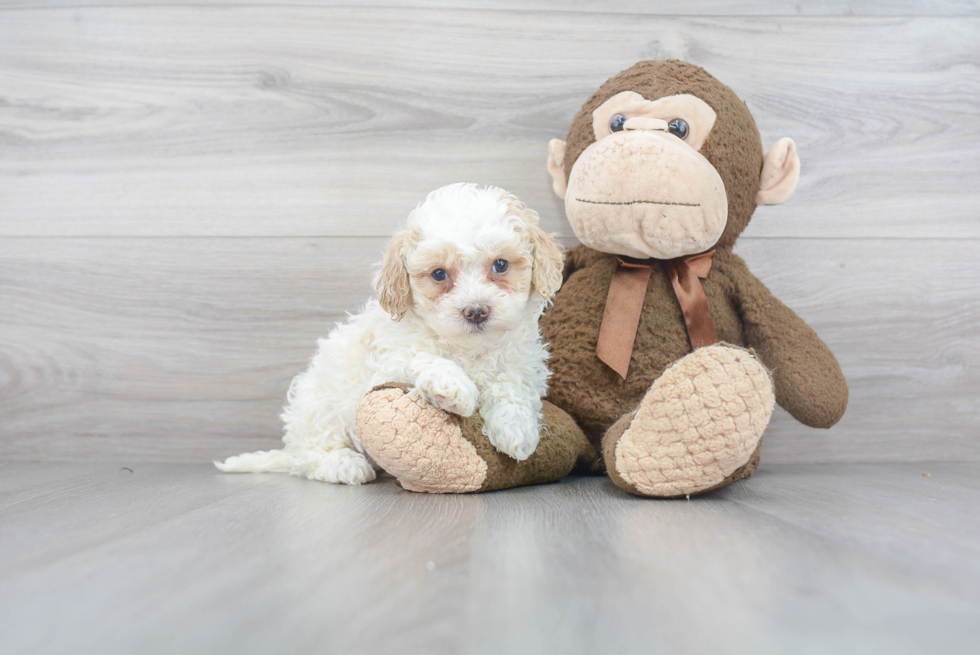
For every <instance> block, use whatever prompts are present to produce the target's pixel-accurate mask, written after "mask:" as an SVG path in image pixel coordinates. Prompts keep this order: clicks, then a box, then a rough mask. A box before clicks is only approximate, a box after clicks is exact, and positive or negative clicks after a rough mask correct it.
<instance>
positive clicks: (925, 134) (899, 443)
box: [0, 0, 980, 462]
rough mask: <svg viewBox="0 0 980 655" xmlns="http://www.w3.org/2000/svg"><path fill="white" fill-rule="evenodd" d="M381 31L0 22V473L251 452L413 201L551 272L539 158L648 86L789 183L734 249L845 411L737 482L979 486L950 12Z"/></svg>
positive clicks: (612, 14)
mask: <svg viewBox="0 0 980 655" xmlns="http://www.w3.org/2000/svg"><path fill="white" fill-rule="evenodd" d="M385 4H388V5H392V6H388V7H384V8H381V7H373V6H368V5H359V6H350V5H342V4H340V3H333V2H316V3H313V2H310V3H304V4H295V3H294V4H282V5H275V4H270V3H268V2H263V3H261V4H258V3H252V2H245V1H242V2H237V1H227V2H210V3H202V4H200V5H196V6H185V5H178V4H168V3H162V2H158V3H126V2H117V3H111V2H110V3H100V4H99V5H98V6H94V5H93V6H86V3H81V2H70V1H60V2H48V3H41V4H40V5H39V4H38V3H28V2H20V1H17V0H0V459H8V460H31V459H76V458H77V459H89V460H96V459H119V460H121V459H128V460H136V459H144V460H203V459H207V458H211V457H216V456H221V455H227V454H233V453H236V452H240V451H242V450H246V449H253V448H259V447H268V446H273V445H274V444H276V443H277V441H278V437H279V423H278V419H277V413H278V409H279V407H280V405H281V403H282V400H283V397H284V394H285V389H286V386H287V385H288V382H289V379H290V378H291V377H292V375H293V374H294V373H296V372H297V371H298V370H299V369H300V368H302V367H303V365H304V364H305V362H306V360H307V359H308V358H309V356H310V355H311V354H312V349H313V346H314V340H315V338H316V337H317V336H322V335H323V334H325V333H326V331H327V330H328V329H329V327H330V325H331V324H332V322H333V321H335V320H337V319H338V318H340V317H341V316H342V315H343V312H344V311H347V310H354V309H356V308H357V306H358V304H359V303H361V302H363V300H364V299H365V298H366V297H367V295H368V294H369V293H370V287H369V284H368V281H369V279H370V275H371V264H372V262H374V261H375V260H377V259H378V258H379V255H380V253H381V251H382V249H383V247H384V242H385V236H386V235H387V234H389V233H390V232H391V231H392V230H393V229H394V228H395V227H396V225H397V224H398V222H399V221H400V220H402V219H403V218H404V217H405V216H406V214H407V212H408V211H409V210H410V209H411V208H412V207H414V206H415V204H416V203H417V202H418V201H419V200H420V199H421V198H422V197H423V196H424V194H425V193H426V192H428V191H429V190H431V189H433V188H435V187H437V186H440V185H442V184H445V183H448V182H452V181H459V180H470V181H476V182H481V183H491V184H497V185H500V186H503V187H505V188H507V189H509V190H511V191H513V192H515V193H516V194H518V195H519V196H521V197H522V198H523V199H524V200H526V201H527V202H528V203H529V204H530V205H531V206H532V207H534V208H536V209H537V210H538V211H539V212H540V214H541V215H542V218H543V221H544V223H545V225H546V226H547V227H548V228H549V229H550V230H552V231H555V232H557V233H559V234H560V235H561V236H562V238H563V240H564V241H566V242H567V243H572V242H573V241H574V238H573V236H572V233H571V230H570V229H569V227H568V225H567V223H566V221H565V219H564V215H563V211H562V206H561V203H560V202H559V201H558V200H557V199H555V198H554V197H553V196H552V194H551V191H550V183H549V180H548V178H547V174H546V172H545V169H544V158H545V154H546V144H547V141H548V139H550V138H552V137H563V136H564V132H565V130H566V129H567V127H568V123H569V121H570V119H571V117H572V115H573V114H574V113H575V111H576V110H577V109H578V107H579V106H580V105H581V103H582V101H583V100H584V99H585V98H586V97H587V96H588V95H589V94H590V93H591V92H592V91H593V90H594V89H595V88H596V87H597V86H598V85H599V84H600V83H601V82H602V81H603V80H604V79H606V78H607V77H609V76H610V75H612V74H614V73H616V72H617V71H619V70H621V69H623V68H625V67H627V66H629V65H631V64H632V63H634V62H635V61H637V60H640V59H653V58H667V57H676V58H682V59H687V60H689V61H692V62H694V63H697V64H699V65H702V66H704V67H706V68H707V69H708V70H709V71H710V72H712V73H713V74H714V75H715V76H717V77H719V78H720V79H721V80H722V81H724V82H726V83H727V84H729V85H730V86H731V87H733V88H734V89H735V90H736V91H737V92H738V93H739V94H740V95H741V96H742V97H743V98H744V99H745V100H746V101H747V103H748V105H749V107H750V108H751V110H752V111H753V113H754V114H755V116H756V119H757V121H758V123H759V127H760V130H761V132H762V135H763V139H764V141H765V142H766V144H767V145H768V144H770V143H772V142H773V141H775V140H776V139H777V138H779V137H781V136H791V137H793V138H794V139H795V140H796V142H797V144H798V146H799V149H800V153H801V157H802V160H803V175H802V179H801V184H800V188H799V190H798V192H797V194H796V196H795V197H794V198H793V199H792V201H791V202H790V203H789V204H788V205H785V206H783V207H777V208H765V209H760V210H759V211H758V213H757V214H756V218H755V219H754V221H753V223H752V225H751V226H750V227H749V229H748V231H747V232H746V234H745V236H744V237H743V238H742V239H741V241H740V243H739V245H738V248H737V250H738V251H739V252H740V254H742V256H743V257H745V258H746V260H747V261H748V262H749V264H750V266H751V267H752V268H753V270H754V272H755V273H756V274H757V275H758V276H759V277H760V278H761V279H762V280H763V281H764V282H766V283H767V284H768V285H769V286H770V287H771V288H772V289H773V291H774V292H775V293H776V294H777V295H778V296H779V297H781V298H782V299H783V300H784V301H785V302H786V303H787V304H789V305H790V306H791V307H793V308H794V309H796V310H797V311H798V312H799V313H800V314H801V315H802V316H803V317H804V318H805V319H807V320H808V321H809V322H810V323H811V324H812V325H813V326H814V327H815V328H816V329H817V330H818V332H819V333H820V334H821V336H823V337H824V339H825V340H826V341H827V342H828V344H829V345H830V346H831V347H832V348H833V349H834V351H835V352H836V353H837V355H838V358H839V359H840V360H841V363H842V365H843V367H844V370H845V373H846V374H847V376H848V378H849V380H850V383H851V387H852V397H851V406H850V409H849V411H848V414H847V415H846V416H845V418H844V420H843V421H842V422H841V423H840V424H839V425H838V426H837V427H835V428H834V429H833V430H831V431H829V432H818V431H814V430H809V429H807V428H804V427H802V426H800V425H798V424H796V423H795V422H793V421H792V419H790V418H788V417H787V416H786V415H785V414H782V413H779V414H778V415H777V416H776V417H775V419H774V421H773V424H772V426H771V427H770V429H769V432H768V436H767V441H768V445H767V448H766V461H769V462H842V461H928V460H958V459H962V460H970V461H980V447H978V436H980V434H978V432H980V430H978V427H977V426H978V424H980V403H978V400H977V398H978V396H980V328H978V321H980V302H978V301H980V265H978V264H977V259H978V257H977V254H976V252H975V249H976V247H977V246H978V245H980V220H978V219H980V3H977V2H965V1H955V0H950V1H945V2H940V1H935V2H924V3H914V2H896V3H875V2H861V1H859V0H849V1H848V0H839V1H836V2H833V1H827V2H815V3H797V2H787V1H782V0H767V1H764V2H757V3H756V2H752V3H749V2H734V3H721V2H715V1H711V0H698V1H692V2H687V3H682V4H677V3H666V2H651V3H645V2H637V1H633V0H630V1H626V2H618V3H602V2H598V1H591V2H584V3H581V4H576V5H573V6H572V7H574V8H570V5H567V4H564V3H560V2H557V0H533V1H530V2H516V0H508V1H504V2H500V3H497V4H493V5H491V4H490V3H479V2H475V1H458V2H452V3H442V4H437V3H434V2H410V1H399V2H390V3H385ZM678 11H683V12H685V13H686V14H687V15H683V16H681V15H676V13H677V12H678ZM721 14H723V15H721Z"/></svg>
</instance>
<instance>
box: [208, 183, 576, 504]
mask: <svg viewBox="0 0 980 655" xmlns="http://www.w3.org/2000/svg"><path fill="white" fill-rule="evenodd" d="M498 260H504V261H506V262H507V270H506V271H505V272H503V273H500V272H498V271H496V270H495V268H494V265H495V262H497V261H498ZM437 270H443V271H445V272H446V280H444V281H438V280H437V279H436V278H438V277H441V274H438V275H436V276H435V277H434V276H433V273H434V271H437ZM561 273H562V255H561V249H560V247H559V246H558V245H557V244H556V243H555V242H554V241H553V240H552V239H551V238H550V237H548V236H547V235H546V234H544V232H542V231H541V229H540V228H539V227H538V226H537V214H535V213H534V212H533V211H531V210H529V209H527V208H525V207H524V205H523V204H521V203H520V201H518V200H517V199H516V198H515V197H514V196H512V195H510V194H508V193H507V192H505V191H503V190H501V189H498V188H496V187H487V188H478V187H477V186H476V185H474V184H452V185H449V186H446V187H443V188H441V189H438V190H436V191H433V192H432V193H430V194H429V196H428V197H427V198H426V200H425V202H424V203H422V204H421V205H419V206H418V207H417V208H416V209H415V211H413V212H412V213H411V215H410V216H409V218H408V224H407V226H406V229H404V230H403V231H401V232H399V233H398V234H396V235H395V238H394V239H393V240H392V243H391V247H390V248H389V251H388V253H387V255H386V257H385V260H384V261H383V262H382V263H381V267H380V270H379V272H378V275H377V276H376V278H375V287H376V290H377V293H378V298H377V299H372V300H369V301H368V303H367V305H366V306H365V308H364V310H363V311H362V312H361V313H359V314H356V315H352V316H350V317H349V318H348V320H347V321H346V322H345V323H340V324H338V325H337V326H336V328H335V329H334V330H333V331H332V332H331V333H330V335H329V336H328V337H327V338H326V339H320V340H319V342H318V350H317V353H316V355H315V356H314V357H313V360H312V362H311V363H310V366H309V368H308V369H307V370H306V371H304V372H303V373H301V374H299V375H298V376H296V378H295V379H294V380H293V382H292V384H291V385H290V388H289V394H288V397H287V400H288V404H287V405H286V407H285V408H284V410H283V413H282V419H283V421H284V422H285V435H284V437H283V442H284V444H285V445H284V447H283V449H282V450H270V451H259V452H255V453H246V454H243V455H238V456H236V457H229V458H228V459H227V460H226V461H225V462H224V463H220V462H215V466H217V467H218V468H219V469H221V470H222V471H228V472H257V471H278V472H284V473H291V474H293V475H301V476H305V477H307V478H310V479H314V480H322V481H325V482H335V483H344V484H362V483H365V482H369V481H371V480H373V479H374V477H375V471H374V469H373V467H372V466H371V464H370V463H369V462H368V459H367V458H366V457H365V454H364V450H363V448H362V446H361V443H360V440H359V439H358V437H357V434H356V431H355V412H356V410H357V406H358V404H359V403H360V401H361V399H362V398H363V397H364V395H365V394H367V393H368V392H369V391H370V390H371V389H372V388H373V387H375V386H377V385H380V384H384V383H388V382H402V383H407V384H409V385H411V386H413V387H414V388H415V392H416V393H419V394H421V395H422V397H423V398H425V399H426V400H427V401H428V402H430V403H432V404H433V405H435V406H436V407H439V408H441V409H444V410H446V411H448V412H452V413H455V414H459V415H461V416H470V415H472V414H473V412H475V411H476V410H477V409H479V411H480V414H481V415H482V417H483V419H484V425H485V427H484V432H485V434H486V435H487V437H488V439H489V440H490V442H491V443H492V444H493V445H494V446H495V447H496V448H497V449H498V450H499V451H501V452H503V453H506V454H508V455H510V456H511V457H513V458H515V459H518V460H523V459H527V458H528V457H529V456H530V455H531V454H532V453H533V452H534V449H535V448H536V447H537V445H538V438H539V433H540V421H541V398H542V397H543V396H544V395H545V393H546V391H547V381H548V376H549V372H548V368H547V366H546V360H547V357H548V354H547V351H546V350H545V347H544V344H543V343H542V340H541V337H540V334H539V332H538V318H539V317H540V315H541V313H542V311H543V310H544V308H545V305H546V304H547V302H548V300H549V299H550V298H551V297H553V296H554V294H555V293H556V292H557V291H558V287H559V286H560V284H561ZM475 304H479V305H482V306H483V307H485V308H486V309H487V310H488V312H489V313H488V315H487V317H486V320H485V321H484V322H482V323H479V324H474V323H473V322H471V321H467V320H466V317H465V315H464V311H465V310H466V309H467V308H468V307H471V306H473V305H475Z"/></svg>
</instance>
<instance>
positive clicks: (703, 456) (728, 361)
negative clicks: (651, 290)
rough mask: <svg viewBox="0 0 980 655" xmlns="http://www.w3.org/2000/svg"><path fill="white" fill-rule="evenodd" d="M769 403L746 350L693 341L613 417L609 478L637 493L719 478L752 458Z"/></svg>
mask: <svg viewBox="0 0 980 655" xmlns="http://www.w3.org/2000/svg"><path fill="white" fill-rule="evenodd" d="M774 405H775V397H774V394H773V384H772V379H771V378H770V376H769V372H768V371H767V370H766V369H765V367H764V366H763V365H762V364H761V363H760V362H759V360H757V359H756V358H755V357H754V356H753V355H752V353H751V352H749V351H747V350H743V349H741V348H735V347H731V346H726V345H714V346H707V347H705V348H699V349H698V350H695V351H694V352H693V353H691V354H690V355H687V356H686V357H683V358H682V359H680V360H678V361H677V362H675V363H674V364H673V365H672V366H671V367H670V368H668V369H667V370H666V371H664V373H663V375H661V376H660V378H658V379H657V381H656V382H654V384H653V386H652V387H650V390H649V391H648V392H647V394H646V396H644V398H643V400H642V401H641V402H640V406H639V407H638V408H637V410H636V412H635V413H634V414H633V415H631V416H630V415H628V416H627V417H624V420H622V421H620V423H621V424H622V425H621V426H620V428H619V429H620V430H623V428H625V430H624V431H622V436H621V437H620V438H619V439H618V442H612V443H615V467H616V471H615V472H616V474H618V476H616V475H614V476H613V478H614V479H615V478H616V477H619V478H621V481H622V482H625V483H626V485H622V484H620V486H623V487H624V488H625V489H626V490H627V491H630V492H631V493H636V494H640V495H644V496H660V497H671V496H681V495H685V494H692V493H698V492H701V491H706V490H708V489H711V488H714V487H717V486H720V485H721V484H723V483H725V482H727V481H729V480H726V478H728V477H729V476H730V475H731V474H732V473H734V472H735V471H736V470H737V469H739V467H742V466H744V465H745V464H746V463H748V462H749V460H750V459H751V458H752V456H753V453H755V452H756V449H757V447H758V446H759V444H760V441H761V439H762V433H763V431H764V430H765V429H766V425H768V424H769V417H770V416H771V415H772V410H773V406H774ZM616 429H617V426H616V425H614V426H613V427H612V428H610V431H611V432H612V431H614V430H616ZM609 436H611V437H614V436H615V435H612V434H611V435H609ZM607 443H609V442H607ZM610 445H611V443H610ZM609 459H612V458H607V461H609ZM752 468H753V470H754V467H752ZM749 474H751V471H750V472H749ZM742 477H747V476H742ZM617 482H620V481H617Z"/></svg>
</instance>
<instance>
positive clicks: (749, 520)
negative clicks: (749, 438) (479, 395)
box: [0, 463, 980, 654]
mask: <svg viewBox="0 0 980 655" xmlns="http://www.w3.org/2000/svg"><path fill="white" fill-rule="evenodd" d="M924 473H929V474H930V475H929V476H928V477H926V476H924V475H923V474H924ZM978 507H980V465H978V464H949V463H940V464H850V465H764V466H763V467H762V469H761V470H760V471H759V473H758V474H757V475H756V477H754V478H752V479H751V480H749V481H746V482H743V483H738V484H736V485H734V486H731V487H729V488H726V489H724V490H721V491H718V492H715V493H712V494H709V495H707V496H704V497H701V498H695V499H692V500H690V501H684V500H680V501H654V500H646V499H636V498H631V497H628V496H626V495H625V494H623V493H621V492H620V491H619V490H618V489H616V488H615V487H614V486H613V485H612V484H611V483H610V482H609V480H607V479H605V478H579V479H569V480H566V481H565V482H564V483H561V484H557V485H551V486H545V487H536V488H528V489H520V490H511V491H506V492H500V493H493V494H483V495H471V496H426V495H417V494H412V493H408V492H404V491H402V490H400V489H398V488H397V487H395V486H394V484H392V482H391V481H390V479H388V480H383V481H380V482H378V483H375V484H371V485H368V486H365V487H360V488H351V487H339V486H332V485H326V484H321V483H315V482H309V481H306V480H300V479H296V478H290V477H287V476H279V475H225V474H220V473H218V472H216V471H215V470H213V469H212V468H210V467H209V466H208V465H206V464H161V463H155V464H143V465H140V464H129V465H127V467H126V468H123V467H122V466H121V465H119V464H93V463H88V464H72V463H46V464H29V463H8V464H0V652H3V653H66V652H72V653H136V652H139V653H156V652H169V653H198V652H213V653H219V652H220V653H225V652H233V651H234V652H248V653H270V652H279V653H286V652H300V651H303V652H314V653H319V652H323V653H394V652H399V653H587V652H588V653H616V654H622V653H677V652H682V653H831V652H832V653H890V654H895V653H940V652H941V653H976V648H977V643H978V640H980V521H978V520H977V516H978Z"/></svg>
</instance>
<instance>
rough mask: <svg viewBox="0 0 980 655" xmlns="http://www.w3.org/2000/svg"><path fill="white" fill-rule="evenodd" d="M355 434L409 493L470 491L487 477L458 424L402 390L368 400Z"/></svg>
mask: <svg viewBox="0 0 980 655" xmlns="http://www.w3.org/2000/svg"><path fill="white" fill-rule="evenodd" d="M357 434H358V437H359V438H360V440H361V443H362V444H363V445H364V449H365V450H366V451H367V452H368V453H369V454H370V455H371V457H372V458H373V459H374V461H375V462H377V463H378V465H379V466H381V468H383V469H384V470H385V471H387V472H388V473H391V474H392V475H393V476H395V477H396V478H398V481H399V482H400V483H401V485H402V487H404V488H405V489H408V490H409V491H419V492H428V493H467V492H472V491H478V490H479V489H480V487H481V486H482V485H483V481H484V480H485V479H486V477H487V463H486V462H485V461H483V459H482V458H481V457H480V456H479V455H478V454H477V452H476V448H474V447H473V444H471V443H470V442H469V441H467V440H466V439H464V438H463V435H462V431H461V429H460V422H459V420H458V419H457V418H456V417H455V416H453V415H452V414H449V413H447V412H444V411H442V410H441V409H437V408H436V407H433V406H432V405H430V404H429V403H427V402H426V401H425V400H423V399H422V398H420V397H418V396H417V395H415V394H409V393H407V392H406V390H404V389H402V388H398V387H391V388H385V389H380V390H378V391H372V392H371V393H369V394H368V395H367V396H365V397H364V400H362V401H361V404H360V406H359V407H358V409H357Z"/></svg>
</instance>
